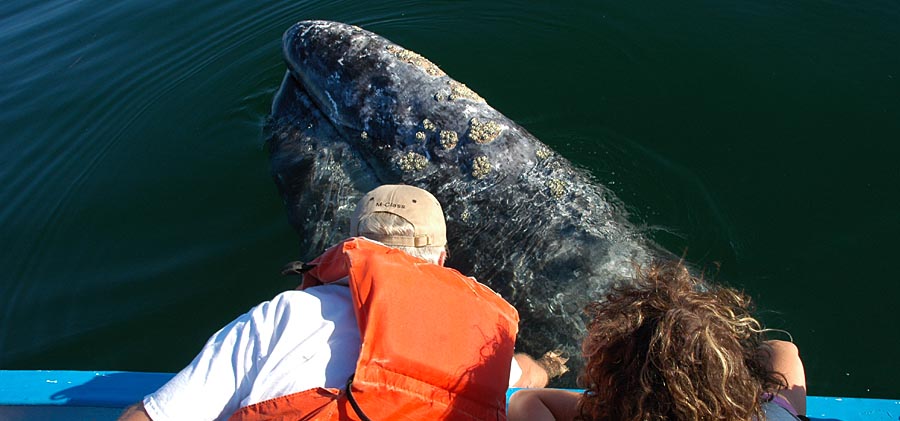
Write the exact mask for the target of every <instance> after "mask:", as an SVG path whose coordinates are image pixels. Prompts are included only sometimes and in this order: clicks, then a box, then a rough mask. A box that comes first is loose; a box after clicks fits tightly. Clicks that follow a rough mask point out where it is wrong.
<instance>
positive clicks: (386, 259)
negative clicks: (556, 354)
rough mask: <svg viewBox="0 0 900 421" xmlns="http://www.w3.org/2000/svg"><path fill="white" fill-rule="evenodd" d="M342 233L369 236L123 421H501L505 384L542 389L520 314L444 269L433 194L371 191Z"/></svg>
mask: <svg viewBox="0 0 900 421" xmlns="http://www.w3.org/2000/svg"><path fill="white" fill-rule="evenodd" d="M351 235H354V236H361V237H365V238H352V239H349V240H345V241H344V242H342V243H340V244H338V245H336V246H334V247H332V248H330V249H329V250H328V251H326V252H325V253H324V254H323V255H322V256H320V257H319V258H317V259H316V260H314V261H313V262H310V264H308V265H306V268H309V270H308V271H306V273H305V274H304V281H303V285H302V286H301V287H300V289H299V290H296V291H287V292H284V293H281V294H279V295H278V296H276V297H275V298H273V299H272V300H271V301H268V302H264V303H262V304H260V305H258V306H256V307H254V308H253V309H251V310H250V311H249V312H248V313H246V314H244V315H242V316H240V317H238V318H237V319H236V320H234V321H233V322H232V323H230V324H229V325H227V326H225V327H224V328H222V329H221V330H220V331H219V332H217V333H216V334H214V335H213V336H212V337H211V338H210V340H209V341H208V342H207V344H206V345H205V346H204V348H203V350H201V352H200V354H198V355H197V357H196V358H195V359H194V360H193V361H192V362H191V364H190V365H189V366H188V367H186V368H185V369H184V370H182V371H181V372H179V373H178V374H177V375H176V376H175V377H174V378H173V379H172V380H171V381H169V382H168V383H167V384H166V385H164V386H163V387H161V388H160V389H159V390H157V391H156V392H154V393H152V394H150V395H148V396H146V397H145V398H144V400H143V401H142V402H139V403H137V404H135V405H132V406H131V407H129V408H128V409H126V411H125V412H124V413H123V414H122V416H121V417H120V420H148V419H152V420H154V421H161V420H168V419H191V420H205V419H216V420H218V419H228V418H233V419H276V418H279V417H282V418H286V419H361V420H362V419H366V418H367V417H370V418H371V419H404V418H405V419H440V418H443V419H503V418H505V413H504V399H505V389H506V387H507V386H514V387H543V386H545V385H546V383H547V381H548V374H547V372H546V371H545V370H544V368H543V367H542V366H541V365H540V364H538V363H536V362H535V361H534V360H532V359H531V358H530V357H528V356H527V355H525V354H515V355H514V356H513V355H512V344H513V341H514V338H515V334H516V331H517V327H516V322H517V320H518V316H517V315H516V313H515V310H514V309H512V307H511V306H509V304H507V303H506V302H505V301H503V300H502V299H501V298H500V297H499V296H498V295H496V294H495V293H493V291H491V290H490V289H488V288H487V287H485V286H483V285H481V284H479V283H477V282H475V281H474V279H472V278H467V277H464V276H462V275H461V274H459V273H458V272H456V271H454V270H452V269H449V268H444V267H443V263H444V260H445V259H446V256H447V254H446V228H445V222H444V217H443V211H442V209H441V207H440V204H439V203H438V201H437V199H435V198H434V196H432V195H431V194H430V193H428V192H426V191H424V190H422V189H418V188H415V187H412V186H402V185H387V186H381V187H379V188H376V189H375V190H373V191H371V192H369V193H367V194H366V195H365V196H364V197H363V198H362V200H361V201H360V203H359V205H358V206H357V210H356V213H355V214H354V216H353V218H352V220H351ZM420 259H421V260H420ZM507 377H508V378H507ZM351 379H352V383H350V380H351ZM348 384H349V385H350V386H349V387H347V385H348ZM348 391H350V392H352V393H347V392H348ZM351 398H352V399H351Z"/></svg>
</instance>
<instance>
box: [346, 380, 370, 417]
mask: <svg viewBox="0 0 900 421" xmlns="http://www.w3.org/2000/svg"><path fill="white" fill-rule="evenodd" d="M351 386H353V375H352V374H351V375H350V378H349V379H347V401H349V402H350V406H351V407H353V412H355V413H356V416H357V417H359V419H360V420H362V421H372V420H371V419H369V417H367V416H366V414H365V413H364V412H363V411H362V409H361V408H360V407H359V404H358V403H356V399H354V398H353V393H352V392H351V391H350V389H352V387H351Z"/></svg>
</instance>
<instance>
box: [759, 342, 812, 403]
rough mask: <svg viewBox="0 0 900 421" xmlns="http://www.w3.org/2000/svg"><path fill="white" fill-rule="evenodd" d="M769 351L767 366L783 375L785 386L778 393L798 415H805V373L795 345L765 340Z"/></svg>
mask: <svg viewBox="0 0 900 421" xmlns="http://www.w3.org/2000/svg"><path fill="white" fill-rule="evenodd" d="M765 346H766V347H768V348H769V350H770V351H771V352H770V353H769V368H770V369H771V370H773V371H776V372H778V373H781V374H782V375H784V379H785V380H786V381H787V388H786V389H783V390H779V391H778V394H779V395H781V396H783V397H784V398H785V399H787V401H788V402H790V403H791V406H793V407H794V409H796V410H797V413H799V414H800V415H806V374H805V372H804V370H803V361H801V360H800V351H799V350H798V349H797V346H796V345H794V344H793V343H791V342H786V341H766V343H765Z"/></svg>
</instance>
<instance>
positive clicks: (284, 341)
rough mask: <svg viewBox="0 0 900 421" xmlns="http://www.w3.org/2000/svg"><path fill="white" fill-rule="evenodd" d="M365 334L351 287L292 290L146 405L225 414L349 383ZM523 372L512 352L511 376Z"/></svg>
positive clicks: (162, 411) (172, 416)
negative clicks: (307, 391)
mask: <svg viewBox="0 0 900 421" xmlns="http://www.w3.org/2000/svg"><path fill="white" fill-rule="evenodd" d="M360 342H361V341H360V338H359V328H358V327H357V324H356V317H355V316H354V314H353V304H352V302H351V297H350V289H349V288H347V287H346V286H341V285H323V286H318V287H314V288H308V289H306V290H304V291H286V292H283V293H281V294H278V295H277V296H275V298H273V299H272V300H271V301H266V302H264V303H262V304H260V305H258V306H256V307H254V308H252V309H250V311H249V312H247V313H246V314H243V315H241V316H240V317H238V318H237V319H235V320H234V321H233V322H231V323H230V324H228V325H227V326H225V327H223V328H222V329H221V330H219V331H218V332H216V334H214V335H213V336H212V337H211V338H210V339H209V341H208V342H207V343H206V345H205V346H204V347H203V349H202V350H201V351H200V354H198V355H197V357H196V358H194V360H193V361H192V362H191V364H190V365H188V366H187V367H185V368H184V369H183V370H181V372H179V373H178V374H176V375H175V377H173V378H172V380H170V381H169V382H168V383H166V384H165V385H163V386H162V387H161V388H160V389H159V390H157V391H156V392H154V393H152V394H150V395H147V396H146V397H144V402H143V403H144V408H145V409H146V410H147V413H148V414H150V417H151V418H152V419H153V420H154V421H164V420H219V419H222V420H224V419H228V417H230V416H231V415H232V414H233V413H234V412H235V411H237V410H238V409H240V408H242V407H245V406H248V405H252V404H254V403H257V402H262V401H265V400H269V399H273V398H276V397H279V396H285V395H289V394H292V393H297V392H301V391H304V390H308V389H312V388H315V387H329V388H338V389H342V388H343V387H344V386H345V385H346V382H347V378H349V377H350V375H351V374H353V372H354V370H355V369H356V360H357V359H358V358H359V348H360ZM332 350H334V351H335V352H334V353H333V354H332ZM521 375H522V371H521V368H519V365H518V364H517V363H516V361H515V359H513V361H512V368H511V370H510V382H509V384H510V385H512V384H514V383H515V382H516V381H518V379H519V377H520V376H521Z"/></svg>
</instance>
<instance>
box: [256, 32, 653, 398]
mask: <svg viewBox="0 0 900 421" xmlns="http://www.w3.org/2000/svg"><path fill="white" fill-rule="evenodd" d="M283 41H284V55H285V61H286V63H287V67H288V72H287V74H286V75H285V78H284V81H283V83H282V86H281V89H280V90H279V92H278V94H277V95H276V97H275V100H274V102H273V107H272V116H271V120H270V122H269V125H268V130H267V133H268V134H269V138H268V143H269V147H270V153H271V162H272V171H273V174H274V177H275V180H276V184H277V185H278V187H279V190H280V191H281V194H282V196H283V198H284V201H285V205H286V207H287V210H288V218H289V221H290V223H291V224H292V225H293V227H294V228H295V229H296V230H297V232H298V233H299V234H300V237H301V241H300V243H301V251H300V258H301V259H310V258H312V257H314V256H315V255H317V254H318V253H320V252H321V251H322V250H324V248H326V247H327V246H329V245H331V244H333V243H335V242H337V241H339V240H340V239H342V238H343V237H346V236H347V233H348V228H349V225H350V224H349V217H350V215H351V214H352V211H353V207H354V205H355V203H356V201H357V200H358V199H359V198H360V197H361V196H362V195H363V194H364V193H365V192H366V191H368V190H369V189H371V188H374V187H375V186H377V185H380V184H385V183H404V184H411V185H415V186H419V187H422V188H424V189H426V190H428V191H430V192H432V193H433V194H434V195H435V196H436V197H437V198H438V200H439V201H440V202H441V204H442V205H443V207H444V212H445V215H446V218H447V231H448V238H449V248H450V259H449V261H448V263H447V265H448V266H450V267H454V268H456V269H458V270H460V271H461V272H462V273H466V274H469V275H472V276H474V277H476V278H477V279H478V280H479V281H481V282H483V283H485V284H487V285H489V286H490V287H492V288H493V289H494V290H495V291H497V292H498V293H499V294H501V295H502V296H503V297H504V298H506V299H507V300H508V301H510V302H511V303H512V304H513V305H514V306H515V307H516V308H517V309H518V311H519V314H520V317H521V325H520V326H521V328H520V329H521V331H520V334H519V339H518V341H517V350H519V351H524V352H528V353H530V354H532V355H535V356H540V355H542V354H543V353H544V352H546V351H550V350H562V351H564V352H565V353H566V354H568V356H570V357H572V358H573V360H571V361H570V363H569V365H570V367H573V368H575V369H577V368H578V366H579V364H580V363H579V358H578V355H579V354H580V348H579V344H580V341H581V338H582V335H583V332H584V327H585V325H584V322H585V321H584V320H583V315H582V309H583V307H584V305H585V304H586V303H587V302H588V301H590V300H594V299H599V298H601V297H602V294H603V293H604V291H606V289H607V288H608V287H609V286H610V285H612V284H614V283H616V282H627V281H628V279H630V278H631V277H632V276H633V275H634V273H633V272H634V267H635V266H634V265H635V264H644V263H646V262H648V261H649V260H650V259H652V258H653V256H654V253H655V251H654V250H655V249H656V248H655V247H654V246H653V245H652V244H650V243H649V242H648V240H647V239H646V237H645V236H644V235H642V232H641V231H640V230H639V229H637V228H636V227H634V226H633V225H632V224H630V223H629V222H628V220H627V217H626V215H625V213H624V211H623V207H622V206H621V205H620V204H619V202H618V201H617V199H616V198H615V197H614V195H613V194H612V193H611V192H610V191H609V190H607V189H606V188H605V187H604V186H602V185H601V184H600V183H598V182H597V181H596V180H594V179H593V178H592V177H591V176H590V175H589V174H588V173H586V172H585V171H583V170H581V169H579V168H576V167H574V166H573V165H572V164H571V163H570V162H568V161H567V160H566V159H564V158H563V157H561V156H560V155H558V154H557V153H555V152H554V151H553V150H551V149H550V148H549V147H548V146H547V145H545V144H544V143H542V142H541V141H540V140H538V139H537V138H535V137H534V136H533V135H531V134H530V133H529V132H528V131H527V130H525V129H524V128H523V127H521V126H520V125H518V124H516V123H515V122H513V121H512V120H510V119H508V118H507V117H505V116H504V115H503V114H501V113H500V112H498V111H497V110H495V109H494V108H492V107H491V106H490V105H488V104H487V102H486V101H485V100H484V99H483V98H481V97H480V96H479V95H478V94H476V93H475V92H473V91H472V90H471V89H469V88H468V87H466V86H465V85H463V84H462V83H459V82H457V81H455V80H453V79H451V78H450V77H449V76H448V75H446V74H445V73H444V72H443V71H442V70H441V69H440V68H438V67H437V66H436V65H434V64H433V63H431V62H430V61H428V60H427V59H425V58H423V57H422V56H420V55H418V54H416V53H414V52H412V51H409V50H407V49H405V48H403V47H400V46H398V45H396V44H394V43H392V42H390V41H388V40H387V39H385V38H383V37H381V36H378V35H376V34H374V33H371V32H368V31H365V30H363V29H361V28H359V27H356V26H352V25H347V24H342V23H337V22H327V21H303V22H299V23H297V24H295V25H294V26H292V27H291V28H290V29H288V30H287V32H286V33H285V34H284V39H283ZM535 106H539V104H535ZM458 316H464V315H458ZM436 328H439V327H436ZM554 384H556V385H561V386H571V385H574V377H573V376H572V375H571V374H569V375H567V376H566V377H564V378H563V380H561V381H557V382H555V383H554Z"/></svg>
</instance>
